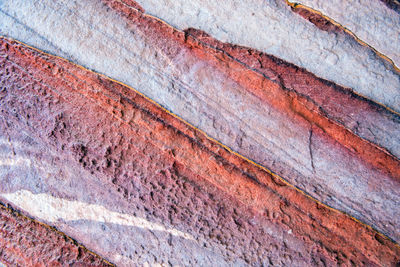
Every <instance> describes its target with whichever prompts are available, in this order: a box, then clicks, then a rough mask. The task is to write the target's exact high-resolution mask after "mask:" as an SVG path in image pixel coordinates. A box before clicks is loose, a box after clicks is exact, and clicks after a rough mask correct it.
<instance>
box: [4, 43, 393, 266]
mask: <svg viewBox="0 0 400 267" xmlns="http://www.w3.org/2000/svg"><path fill="white" fill-rule="evenodd" d="M1 43H2V46H1V69H0V77H1V80H0V82H1V87H2V88H3V90H2V95H1V100H0V101H1V102H0V103H1V116H2V121H1V124H0V127H1V131H0V132H1V133H2V138H3V141H2V143H1V153H2V157H3V159H2V161H3V162H5V163H7V164H6V167H4V168H2V169H1V172H2V175H1V179H2V181H1V184H2V185H5V187H4V188H2V189H1V190H2V194H1V196H2V198H4V199H6V200H8V201H9V202H11V203H14V204H16V205H19V206H23V207H24V209H26V211H27V212H28V213H31V214H34V216H37V218H38V219H41V220H44V221H45V222H46V221H47V222H49V223H51V224H52V225H55V226H56V227H57V228H58V229H60V230H62V231H64V232H65V233H67V234H68V235H70V236H72V237H74V238H76V239H77V240H80V242H82V243H83V244H84V245H86V246H87V247H88V248H89V249H92V250H94V251H96V252H97V253H99V254H100V255H102V256H104V257H106V258H107V259H110V260H111V261H112V262H115V263H116V264H121V265H130V264H145V263H155V262H158V263H165V264H171V265H174V264H175V263H179V264H183V265H208V264H210V263H214V264H217V265H245V264H252V265H262V264H265V265H269V264H271V265H293V266H304V265H321V264H326V265H334V264H344V265H351V264H355V265H395V264H397V263H398V262H399V260H400V258H399V255H400V253H399V252H400V248H399V247H398V246H397V245H395V244H394V243H393V242H392V241H390V240H388V239H387V238H385V237H383V236H382V235H380V234H379V233H377V232H376V231H374V230H373V229H371V228H370V227H368V226H366V225H364V224H362V223H360V222H357V221H356V220H354V219H352V218H351V217H349V216H347V215H344V214H343V213H340V212H338V211H336V210H333V209H329V208H328V207H326V206H324V205H322V204H319V203H318V202H316V201H315V200H313V199H311V198H309V197H307V196H306V195H304V194H303V193H302V192H300V191H298V190H296V189H295V188H294V187H291V186H289V185H288V184H286V183H285V182H283V181H282V180H280V179H279V177H277V176H276V175H272V174H270V173H269V172H267V170H265V169H262V168H260V167H257V166H255V165H254V164H251V163H250V162H248V161H246V160H244V159H242V158H240V157H239V156H238V155H235V154H233V153H231V152H229V151H228V150H226V149H224V148H223V147H221V146H220V145H218V144H216V143H215V142H213V141H210V140H209V139H207V138H206V136H205V135H203V134H202V133H201V132H199V131H197V130H195V129H194V128H192V127H190V126H188V125H187V124H185V123H183V122H182V121H180V120H179V119H177V118H175V117H174V116H172V115H170V114H168V113H167V112H166V111H165V110H164V109H162V108H160V107H159V106H157V105H155V104H154V103H152V102H150V101H149V100H148V99H146V98H144V97H143V96H141V95H139V94H138V93H136V92H134V91H133V90H131V89H129V88H127V87H124V86H122V85H119V84H117V83H115V82H112V81H110V80H108V79H106V78H103V77H101V76H99V75H96V74H94V73H91V72H88V71H86V70H84V69H81V68H79V67H77V66H74V65H72V64H70V63H68V62H65V61H63V60H61V59H58V58H55V57H52V56H49V55H44V54H41V53H39V52H36V51H34V50H32V49H30V48H27V47H25V46H23V45H20V44H17V43H15V42H13V41H10V40H7V39H4V38H3V39H1ZM313 135H315V136H314V137H313V138H315V140H320V141H318V142H320V143H322V144H324V143H323V142H327V143H328V144H329V140H330V138H329V137H328V136H327V135H325V134H324V133H323V132H322V131H320V130H318V128H315V129H314V133H313ZM389 182H390V180H389ZM393 187H394V188H396V185H393ZM43 199H44V201H42V200H43ZM28 200H30V201H31V202H30V201H28ZM41 201H42V202H41ZM30 203H43V204H44V207H46V205H49V209H46V210H44V211H43V210H42V211H40V210H39V211H38V210H37V205H31V204H30ZM52 205H55V207H52ZM50 207H52V208H54V209H55V212H52V208H50ZM68 211H70V212H68ZM99 214H101V216H99ZM69 216H70V217H69ZM118 216H119V217H118ZM78 218H82V219H78ZM116 218H119V219H116ZM138 222H140V223H138ZM138 225H139V226H138ZM172 233H175V234H172ZM179 233H183V234H179ZM116 237H117V238H116ZM187 248H190V252H188V251H187V250H186V249H187ZM138 255H141V256H142V257H139V256H138Z"/></svg>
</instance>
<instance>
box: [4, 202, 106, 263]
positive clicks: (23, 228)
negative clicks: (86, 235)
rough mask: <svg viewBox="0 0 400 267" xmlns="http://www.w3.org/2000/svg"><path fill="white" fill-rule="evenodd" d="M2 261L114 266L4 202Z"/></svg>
mask: <svg viewBox="0 0 400 267" xmlns="http://www.w3.org/2000/svg"><path fill="white" fill-rule="evenodd" d="M0 260H1V261H2V262H3V263H4V264H7V265H6V266H8V265H9V266H66V265H68V266H112V265H111V264H109V263H108V262H105V261H104V260H102V259H100V258H99V257H98V256H96V255H94V254H92V253H90V252H89V251H87V250H86V249H85V248H84V247H82V246H80V245H78V244H77V243H76V242H75V241H73V240H71V239H69V238H67V237H66V236H65V235H63V234H61V233H59V232H57V231H56V230H55V229H50V228H49V227H46V226H43V225H42V224H40V223H38V222H35V221H33V220H31V219H28V218H27V217H24V216H22V215H21V214H19V213H18V212H16V211H14V210H11V209H9V208H6V207H5V206H4V205H2V204H0ZM0 266H3V265H2V264H1V263H0Z"/></svg>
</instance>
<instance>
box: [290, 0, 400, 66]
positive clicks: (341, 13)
mask: <svg viewBox="0 0 400 267" xmlns="http://www.w3.org/2000/svg"><path fill="white" fill-rule="evenodd" d="M288 2H289V3H292V4H301V5H304V6H305V7H306V8H311V9H312V10H314V11H316V12H319V13H321V14H322V15H324V16H327V17H328V18H329V19H331V20H333V21H334V22H335V23H338V24H340V25H341V26H342V27H344V28H345V30H347V31H349V33H351V34H354V36H355V37H356V38H358V39H359V40H360V41H361V42H363V43H364V44H365V45H368V46H370V47H372V48H374V49H375V50H376V51H377V52H378V53H380V54H382V55H383V56H384V57H386V58H387V59H388V60H391V61H392V63H393V64H395V65H397V68H398V67H399V66H400V38H399V35H400V27H399V25H400V14H399V13H397V12H396V11H395V10H393V9H391V8H389V7H387V6H386V5H383V4H382V2H381V1H380V0H373V1H369V2H368V3H367V2H349V1H343V0H334V1H329V2H328V1H319V0H300V1H288Z"/></svg>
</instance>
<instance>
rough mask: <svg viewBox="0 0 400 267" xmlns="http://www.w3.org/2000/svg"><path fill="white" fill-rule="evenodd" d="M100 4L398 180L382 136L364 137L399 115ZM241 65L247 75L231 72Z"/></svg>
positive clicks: (201, 37) (269, 61) (280, 64)
mask: <svg viewBox="0 0 400 267" xmlns="http://www.w3.org/2000/svg"><path fill="white" fill-rule="evenodd" d="M104 2H105V3H106V4H107V5H108V6H110V7H111V8H113V9H114V10H116V11H117V12H118V13H119V14H120V15H121V16H122V17H125V18H127V19H128V21H129V23H134V24H135V25H137V26H138V27H139V28H140V29H141V30H143V32H144V33H145V34H146V37H147V38H153V40H152V42H154V43H157V46H159V47H160V48H161V49H163V48H165V49H166V50H167V48H168V50H167V51H164V52H165V53H166V54H167V56H169V57H171V58H174V53H177V52H178V51H179V49H180V48H181V47H188V48H189V49H191V50H192V52H193V55H194V56H196V57H197V58H198V59H202V60H207V61H208V62H209V64H210V65H211V66H217V67H218V68H219V69H222V70H223V69H226V70H225V72H226V74H227V76H228V77H230V78H232V79H233V80H235V81H236V82H237V83H239V84H240V85H242V86H243V87H244V88H247V89H248V90H249V92H250V93H252V94H254V95H256V96H258V97H260V98H261V99H263V100H264V101H265V102H266V104H268V105H272V106H274V107H275V108H278V109H280V110H283V111H284V112H285V113H289V114H293V116H294V117H296V116H300V117H301V118H303V119H306V120H307V121H308V122H310V123H311V124H315V125H317V126H318V127H319V128H321V129H322V130H323V131H324V132H326V133H328V134H329V135H330V136H331V137H332V138H333V139H334V140H336V141H338V142H339V143H341V144H342V145H344V146H345V147H346V148H347V149H349V150H351V151H354V152H355V153H356V154H357V155H358V156H359V157H361V158H362V159H363V160H364V161H366V162H368V163H370V164H371V165H372V166H374V167H375V168H378V169H380V170H382V171H384V172H386V173H388V174H389V175H390V176H392V177H393V178H395V179H400V161H399V160H398V159H397V158H396V157H394V156H393V155H392V154H391V153H390V152H389V151H387V149H385V147H381V146H379V139H380V138H382V137H380V136H378V137H375V136H374V134H371V133H368V127H371V128H373V127H374V123H375V121H377V120H385V121H386V120H387V121H389V122H391V123H392V124H393V122H395V123H394V124H395V126H394V127H398V124H399V122H398V121H399V117H398V116H397V115H396V114H393V113H391V112H390V111H388V110H386V109H385V108H383V107H381V106H379V105H377V104H375V103H373V102H370V101H368V100H366V99H363V98H362V97H360V96H357V95H355V94H354V93H352V92H351V91H350V90H349V89H346V88H343V87H340V86H337V85H335V84H332V83H330V82H328V81H325V80H322V79H318V78H317V77H315V76H314V75H313V74H311V73H309V72H307V71H305V70H304V69H300V68H298V67H296V66H294V65H292V64H288V63H286V62H284V61H282V60H279V59H277V58H274V57H272V56H269V55H267V54H264V53H260V52H257V51H255V50H252V49H249V48H245V47H240V46H235V45H231V44H225V43H222V42H219V41H217V40H215V39H214V38H211V37H210V36H208V35H207V34H205V33H204V32H201V31H198V30H193V29H189V30H187V31H185V33H182V32H179V31H177V30H174V29H172V28H171V27H169V26H168V25H166V24H164V23H162V22H161V21H158V20H155V19H154V18H152V17H149V16H145V15H143V14H142V13H141V12H140V11H137V10H135V9H132V8H131V6H129V5H126V4H123V3H121V2H119V1H114V0H104ZM158 43H159V44H158ZM232 59H233V60H232ZM221 61H222V62H224V63H221ZM221 65H223V66H221ZM226 65H228V68H226ZM243 65H244V66H246V67H247V68H248V71H241V72H237V71H234V70H237V69H238V68H240V67H239V66H243ZM230 69H232V70H233V71H230ZM253 71H255V72H253ZM260 74H262V75H263V76H262V77H261V76H260ZM271 81H273V82H271ZM274 82H275V83H276V84H274ZM280 85H282V86H283V88H282V87H281V86H280ZM267 90H268V91H267ZM321 92H323V93H321ZM387 127H388V128H387V129H385V131H386V132H390V130H391V129H390V127H393V126H392V125H390V124H389V123H388V125H387ZM360 136H366V137H365V138H361V137H360ZM367 137H368V138H367Z"/></svg>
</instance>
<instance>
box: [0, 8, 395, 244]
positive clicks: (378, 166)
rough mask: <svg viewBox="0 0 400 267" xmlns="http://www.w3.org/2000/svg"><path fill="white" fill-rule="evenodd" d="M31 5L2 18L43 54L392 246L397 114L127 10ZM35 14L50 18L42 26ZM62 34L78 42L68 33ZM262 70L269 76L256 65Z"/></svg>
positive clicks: (306, 75) (282, 66) (241, 50)
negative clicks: (128, 90)
mask: <svg viewBox="0 0 400 267" xmlns="http://www.w3.org/2000/svg"><path fill="white" fill-rule="evenodd" d="M31 4H32V3H31V2H28V3H25V2H24V3H23V4H20V5H19V4H18V1H16V2H13V3H11V4H7V5H5V6H7V8H11V7H12V6H13V5H16V6H18V7H19V8H20V12H17V13H15V14H14V13H13V14H11V13H9V15H12V17H13V16H14V20H15V16H21V17H20V19H21V20H20V21H19V23H22V24H19V25H20V26H21V27H22V26H23V25H27V24H29V23H28V22H29V21H30V20H29V18H32V16H34V17H40V23H36V22H38V21H36V20H33V21H36V22H35V23H31V24H29V25H31V27H34V28H35V29H36V30H37V31H38V32H37V33H38V34H33V36H36V37H38V36H40V38H41V39H40V40H41V41H43V42H45V43H46V44H47V45H48V46H49V49H50V51H53V52H55V53H57V51H58V50H60V51H62V52H63V53H64V54H66V55H67V56H68V58H70V59H74V61H75V62H78V63H81V64H84V65H86V66H90V67H92V68H94V69H97V70H99V69H101V70H102V71H104V72H106V73H107V74H108V75H110V76H112V77H113V78H117V79H118V80H120V81H123V82H127V83H128V84H130V85H134V86H135V87H136V88H138V89H139V90H141V92H143V93H145V94H146V95H148V96H149V97H151V98H152V99H154V100H156V101H157V102H158V103H160V104H162V105H163V106H164V107H167V108H168V109H169V110H171V111H172V112H174V113H175V114H178V115H179V116H180V117H182V118H183V119H184V120H186V121H188V122H190V123H191V124H192V125H194V126H196V127H198V128H199V129H201V130H202V131H204V132H206V133H207V134H208V135H209V136H211V137H212V138H215V139H216V140H218V141H220V142H222V143H223V144H225V145H227V146H228V147H230V148H231V149H233V150H234V151H236V152H239V153H240V154H242V155H244V156H245V157H247V158H250V159H251V160H254V161H255V162H257V163H259V164H261V165H262V166H265V167H267V168H268V169H270V170H272V171H273V172H275V173H277V174H278V175H280V176H282V177H284V178H285V179H286V180H288V181H289V182H290V183H292V184H294V185H295V186H296V187H298V188H300V189H301V190H303V191H305V192H307V193H308V194H310V195H312V196H313V197H314V198H316V199H318V200H319V201H321V202H323V203H325V204H328V205H330V206H332V207H333V208H336V209H339V210H341V211H344V212H347V213H349V214H350V215H352V216H354V217H356V218H357V219H359V220H361V221H362V222H364V223H367V224H369V225H372V226H373V227H374V228H376V229H378V230H379V231H381V232H383V233H384V234H386V235H388V236H390V237H391V238H392V239H394V240H399V239H400V236H399V235H400V234H399V232H398V231H397V229H398V228H399V225H400V216H399V209H400V208H399V206H398V204H397V203H398V202H399V198H400V194H399V190H400V188H399V187H398V183H399V177H400V167H399V164H400V163H399V160H398V155H399V154H400V152H399V143H400V142H399V136H400V135H399V131H400V127H399V116H398V115H396V114H395V113H392V112H390V111H388V110H386V109H385V108H383V107H381V106H379V105H377V104H374V103H373V102H371V101H367V100H366V99H364V98H362V97H358V96H356V95H355V94H353V93H351V92H349V91H348V90H345V89H344V88H342V87H339V86H336V85H334V84H332V83H329V82H326V81H323V80H320V79H317V78H315V76H313V75H311V74H309V73H307V72H305V71H304V70H301V69H299V68H296V67H294V66H293V65H288V64H287V63H285V62H282V61H279V59H271V60H269V62H272V63H268V58H269V57H268V55H265V54H261V55H260V56H259V57H258V56H257V55H256V56H252V55H250V56H247V55H246V53H247V54H250V53H253V52H256V51H255V50H252V49H249V50H248V51H247V52H246V51H245V50H246V49H245V48H243V47H241V48H239V49H232V46H229V45H228V46H226V49H225V50H224V51H221V49H219V50H218V49H215V48H213V47H210V46H207V45H204V44H203V43H204V42H203V43H202V42H199V41H198V39H194V38H192V37H191V35H189V34H188V32H189V31H186V32H181V31H178V30H175V29H173V28H171V27H170V26H168V25H166V24H165V23H163V22H161V21H159V20H156V19H155V18H153V17H151V16H148V15H146V14H143V13H142V12H141V11H140V10H142V9H140V8H139V9H140V10H138V6H137V4H135V5H133V6H130V5H132V2H129V3H127V2H125V3H124V2H121V1H104V2H103V3H100V2H97V1H89V2H87V3H85V4H83V3H76V2H68V3H65V4H63V5H61V4H60V3H59V2H54V1H51V2H49V3H44V2H41V3H37V5H33V4H32V5H33V6H34V7H35V8H33V6H30V5H31ZM10 5H11V6H10ZM29 6H30V8H31V9H29V12H28V13H26V14H25V15H22V14H23V12H22V11H21V10H26V8H29ZM11 9H12V8H11ZM11 9H10V10H11ZM32 10H33V11H34V12H31V11H32ZM3 12H5V9H3ZM41 14H49V16H48V17H46V19H45V20H43V19H42V16H41ZM296 16H297V15H296ZM7 18H10V17H7ZM88 18H93V21H91V20H89V19H88ZM100 18H101V19H102V21H101V23H99V19H100ZM60 20H62V21H63V23H62V24H54V23H52V22H54V21H60ZM7 25H8V24H7ZM77 25H79V26H77ZM109 25H113V26H112V27H110V26H109ZM24 27H25V28H26V26H24ZM65 27H68V28H70V29H76V31H75V30H71V31H67V33H66V34H64V32H65V30H63V29H65ZM313 27H314V26H313ZM50 28H51V29H52V30H51V31H50V30H49V29H50ZM314 28H315V27H314ZM12 29H14V28H12ZM55 29H56V30H55ZM26 30H27V31H28V29H26ZM314 30H315V29H314ZM75 33H79V34H77V35H75ZM16 34H21V31H17V32H16ZM58 34H59V35H58ZM18 36H20V35H18ZM25 37H26V36H25ZM42 37H43V38H44V39H43V38H42ZM343 38H344V37H343ZM346 38H347V37H346ZM30 40H31V41H33V42H34V41H35V40H36V39H30ZM104 40H109V41H104ZM34 43H35V42H34ZM211 43H217V44H218V45H221V43H218V42H216V41H215V40H213V41H212V42H211ZM87 47H89V48H90V49H87ZM94 47H95V49H93V48H94ZM226 51H228V53H227V52H226ZM348 52H349V51H348ZM229 53H231V54H234V56H233V57H232V56H230V54H229ZM256 53H257V52H256ZM349 53H350V52H349ZM258 59H260V60H261V64H265V65H266V66H267V67H266V68H264V65H262V66H261V65H259V66H257V64H260V62H259V61H258ZM241 60H243V61H245V62H248V63H246V64H245V65H244V64H243V62H241ZM254 64H256V65H255V67H253V68H251V67H250V66H254ZM367 65H368V64H367ZM121 70H123V71H121ZM293 74H295V75H293ZM353 74H354V73H353ZM281 77H282V78H281ZM346 77H347V76H346ZM387 88H393V87H391V86H388V87H387ZM320 89H324V90H326V93H325V91H324V93H323V94H321V91H320ZM378 91H379V92H382V90H378Z"/></svg>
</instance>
